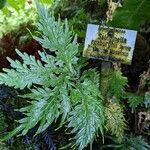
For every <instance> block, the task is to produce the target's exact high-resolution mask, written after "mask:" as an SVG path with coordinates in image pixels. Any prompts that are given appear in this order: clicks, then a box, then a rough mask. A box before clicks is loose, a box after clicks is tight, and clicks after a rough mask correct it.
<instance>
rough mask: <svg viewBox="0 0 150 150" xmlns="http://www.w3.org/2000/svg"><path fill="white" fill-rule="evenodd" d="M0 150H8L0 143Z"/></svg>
mask: <svg viewBox="0 0 150 150" xmlns="http://www.w3.org/2000/svg"><path fill="white" fill-rule="evenodd" d="M0 150H9V147H7V146H6V144H5V143H2V142H0Z"/></svg>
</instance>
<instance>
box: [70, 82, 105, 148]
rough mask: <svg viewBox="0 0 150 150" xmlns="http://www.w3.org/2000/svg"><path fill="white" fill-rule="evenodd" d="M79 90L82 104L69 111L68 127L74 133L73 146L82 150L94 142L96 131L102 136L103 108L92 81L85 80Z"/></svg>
mask: <svg viewBox="0 0 150 150" xmlns="http://www.w3.org/2000/svg"><path fill="white" fill-rule="evenodd" d="M79 89H80V92H81V93H80V94H81V95H82V97H81V98H82V103H81V104H78V105H77V106H75V108H74V109H73V110H72V111H71V113H70V117H69V118H68V121H69V125H68V127H71V128H73V129H72V133H76V136H75V139H76V142H75V144H74V145H73V146H75V147H78V149H79V150H82V149H83V148H85V147H86V146H87V144H89V143H90V142H92V141H93V140H94V138H95V137H96V134H97V133H98V131H100V132H101V134H102V135H103V124H104V107H103V105H102V97H101V96H100V92H99V90H98V88H97V86H96V85H95V84H93V82H92V81H90V80H88V79H85V81H84V82H83V83H82V84H81V85H80V87H79ZM73 146H72V147H73Z"/></svg>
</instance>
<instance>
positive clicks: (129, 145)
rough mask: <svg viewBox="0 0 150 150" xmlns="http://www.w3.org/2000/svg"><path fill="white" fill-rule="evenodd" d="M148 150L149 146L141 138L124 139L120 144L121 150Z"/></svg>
mask: <svg viewBox="0 0 150 150" xmlns="http://www.w3.org/2000/svg"><path fill="white" fill-rule="evenodd" d="M127 149H129V150H149V149H150V145H149V144H148V143H147V142H146V141H145V139H144V138H143V137H141V136H137V137H134V136H130V137H126V140H125V142H124V143H123V144H122V150H127Z"/></svg>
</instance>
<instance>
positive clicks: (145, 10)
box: [108, 0, 150, 30]
mask: <svg viewBox="0 0 150 150" xmlns="http://www.w3.org/2000/svg"><path fill="white" fill-rule="evenodd" d="M123 3H124V4H123V7H122V8H118V9H117V10H116V11H115V13H114V16H113V20H112V21H110V22H109V23H108V25H110V26H113V27H119V28H125V29H135V30H139V28H140V25H141V23H142V22H144V21H147V20H150V13H149V10H150V1H149V0H124V1H123Z"/></svg>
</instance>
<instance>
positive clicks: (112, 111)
mask: <svg viewBox="0 0 150 150" xmlns="http://www.w3.org/2000/svg"><path fill="white" fill-rule="evenodd" d="M105 117H106V119H105V120H106V124H105V128H106V131H107V132H108V131H110V132H111V134H112V135H115V136H116V137H117V139H118V142H122V141H123V138H124V131H125V129H126V121H125V117H124V114H123V109H122V107H121V106H120V105H119V104H116V103H110V104H109V105H108V106H107V107H106V109H105Z"/></svg>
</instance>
